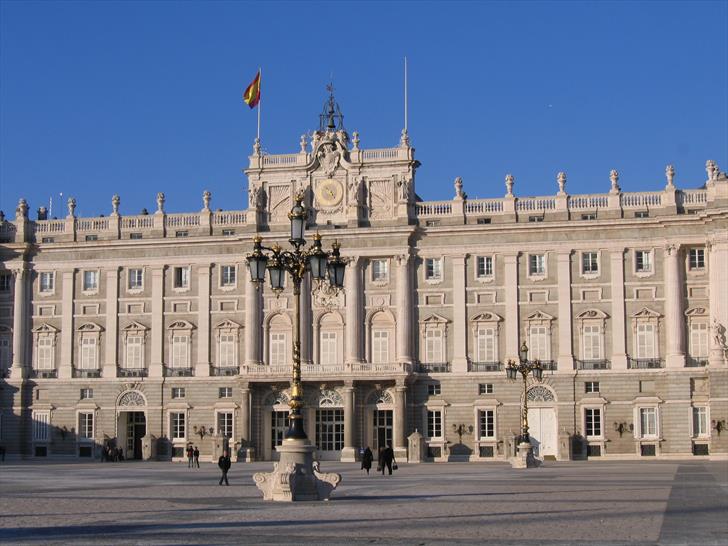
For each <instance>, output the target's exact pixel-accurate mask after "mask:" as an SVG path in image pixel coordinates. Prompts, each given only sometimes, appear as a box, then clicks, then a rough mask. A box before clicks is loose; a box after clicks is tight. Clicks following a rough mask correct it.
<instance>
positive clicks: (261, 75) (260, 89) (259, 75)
mask: <svg viewBox="0 0 728 546" xmlns="http://www.w3.org/2000/svg"><path fill="white" fill-rule="evenodd" d="M262 85H263V69H262V68H260V67H258V95H259V96H260V97H261V98H260V99H258V142H260V103H261V102H263V93H262Z"/></svg>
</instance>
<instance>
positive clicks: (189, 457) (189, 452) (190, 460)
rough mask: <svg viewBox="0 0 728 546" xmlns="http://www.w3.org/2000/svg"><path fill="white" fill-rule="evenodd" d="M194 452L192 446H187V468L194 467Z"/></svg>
mask: <svg viewBox="0 0 728 546" xmlns="http://www.w3.org/2000/svg"><path fill="white" fill-rule="evenodd" d="M194 453H195V452H194V451H193V449H192V444H188V445H187V468H192V467H193V466H194V464H195V463H194V459H193V456H194Z"/></svg>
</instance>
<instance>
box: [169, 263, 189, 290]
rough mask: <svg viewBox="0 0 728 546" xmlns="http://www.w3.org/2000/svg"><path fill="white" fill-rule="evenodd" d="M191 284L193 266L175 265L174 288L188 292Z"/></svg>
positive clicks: (173, 271)
mask: <svg viewBox="0 0 728 546" xmlns="http://www.w3.org/2000/svg"><path fill="white" fill-rule="evenodd" d="M178 271H179V278H178V275H177V272H178ZM191 284H192V268H191V267H190V266H189V265H175V266H174V267H173V269H172V289H173V290H174V291H176V292H186V291H188V290H189V289H190V285H191Z"/></svg>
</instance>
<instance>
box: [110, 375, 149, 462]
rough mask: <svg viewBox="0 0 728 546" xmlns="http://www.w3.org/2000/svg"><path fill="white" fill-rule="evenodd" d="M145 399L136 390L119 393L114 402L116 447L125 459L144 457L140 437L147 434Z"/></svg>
mask: <svg viewBox="0 0 728 546" xmlns="http://www.w3.org/2000/svg"><path fill="white" fill-rule="evenodd" d="M146 406H147V400H146V398H145V397H144V395H143V394H142V393H141V392H139V391H136V390H129V391H125V392H123V393H122V394H121V395H119V398H118V400H117V403H116V438H117V443H116V447H117V448H121V449H122V452H123V454H124V458H125V459H127V460H130V459H131V460H134V459H136V460H141V459H143V458H144V452H143V449H142V439H143V438H144V436H146V434H147V414H146Z"/></svg>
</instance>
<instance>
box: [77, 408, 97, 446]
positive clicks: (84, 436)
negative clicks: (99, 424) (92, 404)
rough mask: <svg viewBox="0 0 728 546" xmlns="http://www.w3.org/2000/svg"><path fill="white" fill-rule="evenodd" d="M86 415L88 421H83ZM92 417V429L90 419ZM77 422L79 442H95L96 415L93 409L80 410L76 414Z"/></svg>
mask: <svg viewBox="0 0 728 546" xmlns="http://www.w3.org/2000/svg"><path fill="white" fill-rule="evenodd" d="M84 417H85V419H86V422H85V423H82V419H83V418H84ZM89 418H90V421H91V424H90V431H89V430H88V429H89V423H88V419H89ZM76 423H77V428H76V431H77V434H76V438H77V439H78V442H79V443H93V442H94V440H95V438H96V436H95V434H96V416H95V412H94V411H93V410H79V411H78V412H77V416H76Z"/></svg>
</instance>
